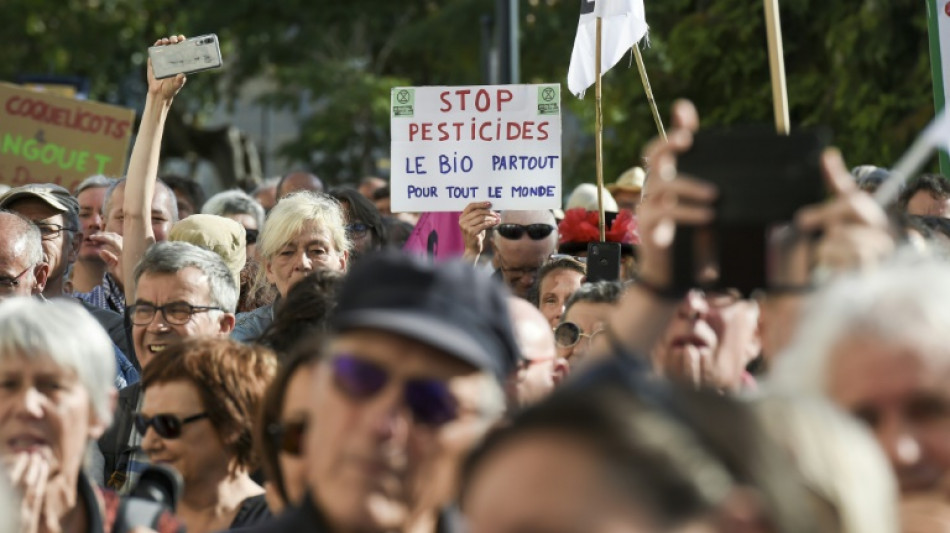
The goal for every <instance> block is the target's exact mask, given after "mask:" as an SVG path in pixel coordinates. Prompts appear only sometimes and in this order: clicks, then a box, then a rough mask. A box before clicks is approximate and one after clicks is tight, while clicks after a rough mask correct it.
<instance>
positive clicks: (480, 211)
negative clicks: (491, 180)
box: [459, 202, 557, 299]
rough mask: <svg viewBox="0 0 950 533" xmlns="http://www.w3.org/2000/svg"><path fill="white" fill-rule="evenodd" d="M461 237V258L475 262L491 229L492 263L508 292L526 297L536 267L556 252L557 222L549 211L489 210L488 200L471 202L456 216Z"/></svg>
mask: <svg viewBox="0 0 950 533" xmlns="http://www.w3.org/2000/svg"><path fill="white" fill-rule="evenodd" d="M459 227H460V228H461V229H462V235H463V237H464V239H465V254H464V257H465V258H466V259H468V260H470V261H472V262H477V261H478V258H479V257H480V256H481V254H482V252H483V251H484V247H485V244H486V243H485V236H486V234H487V232H488V230H489V229H491V228H494V230H495V231H494V233H493V237H492V242H491V244H492V247H493V248H494V256H493V258H492V266H493V267H494V268H495V272H496V275H498V276H500V277H501V278H502V279H504V281H505V284H506V285H508V287H509V288H510V289H511V291H512V292H513V293H514V294H515V295H516V296H519V297H521V298H525V299H527V298H528V293H529V292H530V290H531V287H532V286H534V280H535V277H536V276H537V272H538V268H540V267H541V264H542V263H544V261H545V260H546V259H547V258H548V256H550V255H551V254H553V253H554V252H556V251H557V221H556V220H555V219H554V214H553V213H551V212H550V211H502V212H501V213H496V212H494V211H492V210H491V204H490V203H488V202H473V203H471V204H469V205H467V206H466V207H465V210H464V211H463V212H462V215H461V216H460V217H459Z"/></svg>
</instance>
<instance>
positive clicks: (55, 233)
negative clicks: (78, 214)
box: [34, 222, 76, 241]
mask: <svg viewBox="0 0 950 533" xmlns="http://www.w3.org/2000/svg"><path fill="white" fill-rule="evenodd" d="M34 225H35V226H36V227H37V228H39V229H40V236H41V237H42V238H43V240H44V241H49V240H52V239H55V238H56V237H59V234H60V233H62V232H64V231H68V232H75V231H76V228H69V227H66V226H60V225H59V224H53V223H50V222H34Z"/></svg>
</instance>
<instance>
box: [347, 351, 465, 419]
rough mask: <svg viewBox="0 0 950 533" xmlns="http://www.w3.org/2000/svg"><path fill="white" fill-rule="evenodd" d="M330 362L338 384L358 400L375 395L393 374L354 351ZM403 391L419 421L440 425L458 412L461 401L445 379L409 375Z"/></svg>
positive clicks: (407, 403) (352, 397) (414, 417)
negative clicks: (417, 377) (361, 357)
mask: <svg viewBox="0 0 950 533" xmlns="http://www.w3.org/2000/svg"><path fill="white" fill-rule="evenodd" d="M330 366H331V368H332V370H333V380H334V383H336V386H337V388H338V389H339V390H340V392H342V393H343V394H345V395H347V396H348V397H349V398H350V399H352V400H355V401H361V400H368V399H370V398H372V397H373V396H376V395H377V394H379V392H380V391H382V390H383V388H384V387H385V386H386V383H388V382H389V379H390V378H391V377H392V376H390V374H389V371H387V370H386V369H385V368H383V367H382V366H379V365H377V364H375V363H371V362H369V361H367V360H365V359H360V358H359V357H355V356H352V355H338V356H337V357H335V358H334V359H333V360H332V361H331V362H330ZM403 394H404V400H405V402H406V406H408V407H409V411H410V412H411V413H412V417H413V419H414V420H415V421H416V422H419V423H420V424H424V425H427V426H433V427H438V426H441V425H443V424H446V423H448V422H450V421H452V420H454V419H455V418H456V417H457V416H458V412H459V409H458V404H457V402H456V401H455V397H453V396H452V393H451V392H450V391H449V387H448V385H447V384H446V383H445V382H444V381H440V380H436V379H409V380H406V383H405V387H404V390H403Z"/></svg>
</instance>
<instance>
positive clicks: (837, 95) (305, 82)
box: [0, 0, 934, 192]
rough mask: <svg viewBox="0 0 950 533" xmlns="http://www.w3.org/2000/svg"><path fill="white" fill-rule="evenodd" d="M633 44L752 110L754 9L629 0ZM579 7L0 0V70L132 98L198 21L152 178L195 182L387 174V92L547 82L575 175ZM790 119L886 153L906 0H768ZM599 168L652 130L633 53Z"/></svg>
mask: <svg viewBox="0 0 950 533" xmlns="http://www.w3.org/2000/svg"><path fill="white" fill-rule="evenodd" d="M645 3H646V14H647V22H648V23H649V24H650V27H651V31H650V34H649V46H648V47H647V48H645V49H644V50H643V57H644V60H645V62H646V67H647V70H648V72H649V75H650V81H651V82H652V85H653V90H654V94H655V96H656V99H657V103H658V105H659V107H660V110H661V113H663V115H664V117H666V115H667V114H668V110H669V108H670V104H671V103H672V101H673V100H674V99H676V98H689V99H692V100H693V101H694V102H695V103H696V105H697V107H698V108H699V110H700V114H701V117H702V120H703V125H704V126H709V125H724V124H733V123H750V122H758V123H770V122H771V121H772V104H771V89H770V85H769V68H768V61H767V51H766V37H765V28H764V22H763V21H764V19H763V8H762V3H761V2H760V1H757V0H646V2H645ZM579 7H580V3H579V1H578V0H520V1H519V0H398V1H393V0H348V1H346V2H331V1H327V0H323V1H313V0H270V1H260V0H227V1H224V0H205V1H201V2H186V1H182V0H149V1H147V2H146V1H144V0H0V13H2V19H0V36H2V40H0V58H2V60H0V81H11V82H24V81H35V80H40V81H42V80H44V79H47V80H48V79H51V80H54V81H56V80H59V81H62V80H67V83H68V84H71V85H72V86H74V87H75V88H76V92H77V95H78V96H79V97H82V98H88V99H90V100H97V101H102V102H106V103H111V104H116V105H121V106H125V107H129V108H133V109H136V110H138V109H140V107H141V105H142V103H143V102H144V96H145V83H144V77H145V73H144V65H145V59H146V48H147V47H148V46H149V45H151V44H152V43H153V42H154V41H155V39H156V38H158V37H160V36H165V35H169V34H171V33H183V34H186V35H188V36H194V35H200V34H204V33H217V34H218V35H219V37H220V40H221V47H222V54H223V55H224V60H225V68H224V69H223V70H221V71H212V72H208V73H198V74H195V75H193V76H191V77H190V79H189V82H188V86H187V87H186V88H185V90H184V91H183V93H182V94H181V95H180V96H179V98H178V99H177V100H176V104H175V107H174V108H173V112H174V116H173V117H172V118H171V119H170V120H169V124H168V128H167V130H166V135H165V140H164V145H163V151H164V153H163V155H164V161H165V165H166V167H165V168H164V169H163V170H164V171H165V172H174V173H178V174H182V175H186V176H190V177H193V178H195V179H198V180H199V182H201V183H202V185H204V186H205V189H206V190H207V191H209V192H213V191H215V190H218V189H220V188H223V187H227V186H231V185H235V184H236V185H242V186H251V185H253V184H255V183H257V182H258V181H259V180H260V179H261V178H266V177H269V176H275V175H280V174H283V173H285V172H287V171H290V170H294V169H303V168H306V169H309V170H312V171H314V172H315V173H316V174H318V175H319V176H320V177H321V178H322V179H323V180H324V182H327V183H329V184H340V183H354V182H356V181H358V180H359V178H361V177H363V176H367V175H379V176H383V177H388V170H389V90H390V88H391V87H393V86H396V85H476V84H487V83H507V82H512V81H514V82H521V83H540V82H561V83H562V84H564V87H565V90H564V91H563V92H562V95H563V96H562V98H563V99H564V103H565V105H564V109H565V113H564V139H563V140H564V151H563V169H564V181H565V187H566V188H568V189H570V188H571V187H573V186H574V185H576V184H577V183H581V182H585V181H588V182H589V181H593V180H594V164H593V161H594V155H593V150H594V143H593V137H592V133H593V129H594V127H593V124H594V109H593V104H594V102H593V89H591V91H590V94H588V95H587V96H586V97H585V98H584V99H577V98H575V97H573V96H571V95H570V93H569V92H568V91H567V90H566V76H567V69H568V64H569V62H570V56H571V50H572V46H573V42H574V35H575V31H576V29H577V20H578V14H579ZM781 17H782V26H783V32H784V44H785V61H786V69H787V79H788V96H789V103H790V107H791V119H792V126H793V127H799V126H805V125H811V124H827V125H830V126H831V127H832V128H833V129H834V131H835V138H836V144H837V145H838V146H840V147H841V148H842V150H843V152H844V155H845V157H846V159H847V162H848V164H849V165H851V166H854V165H858V164H865V163H869V164H876V165H881V166H890V165H891V164H893V162H894V161H895V160H896V159H897V157H898V156H899V155H900V154H901V153H902V152H903V150H904V149H906V147H907V146H908V145H909V144H910V142H911V141H912V140H913V137H914V136H915V135H916V133H917V132H918V131H919V130H920V129H921V128H922V127H923V126H924V125H925V124H926V122H927V121H928V120H929V119H930V118H931V117H932V116H933V113H934V106H933V89H932V84H931V70H930V56H929V45H928V37H927V18H926V5H925V3H924V2H923V1H921V0H863V1H861V2H855V1H849V2H829V1H827V0H782V2H781ZM603 94H604V120H605V133H604V153H605V161H604V164H605V172H604V175H605V180H606V181H613V180H614V179H615V178H616V177H617V176H618V175H619V174H620V173H621V172H623V171H624V170H625V169H626V168H628V167H630V166H632V165H635V164H638V163H639V162H640V154H641V151H642V149H643V147H644V145H645V143H646V142H647V141H649V139H650V138H652V137H653V136H655V135H656V129H655V126H654V123H653V119H652V116H651V114H650V109H649V107H648V104H647V101H646V98H645V97H644V92H643V87H642V85H641V82H640V78H639V75H638V73H637V69H636V65H635V64H633V62H632V60H631V61H628V60H627V59H624V60H622V61H621V63H620V64H618V66H617V67H616V68H614V69H613V70H611V71H610V72H608V73H607V74H606V75H605V77H604V93H603Z"/></svg>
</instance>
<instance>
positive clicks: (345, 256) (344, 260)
mask: <svg viewBox="0 0 950 533" xmlns="http://www.w3.org/2000/svg"><path fill="white" fill-rule="evenodd" d="M349 263H350V252H349V251H345V252H343V253H342V254H340V272H346V268H347V266H349Z"/></svg>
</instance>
